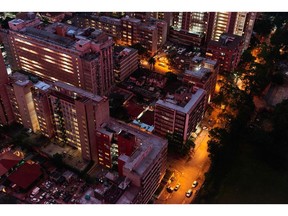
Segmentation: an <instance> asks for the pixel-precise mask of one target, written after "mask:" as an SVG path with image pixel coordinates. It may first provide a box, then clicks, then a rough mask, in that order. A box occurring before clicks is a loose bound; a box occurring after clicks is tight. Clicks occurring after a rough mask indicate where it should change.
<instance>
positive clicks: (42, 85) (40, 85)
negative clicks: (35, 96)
mask: <svg viewBox="0 0 288 216" xmlns="http://www.w3.org/2000/svg"><path fill="white" fill-rule="evenodd" d="M34 86H35V87H36V88H38V89H41V90H43V91H46V90H48V89H49V88H50V87H51V85H49V84H47V83H45V82H42V81H39V82H37V83H36V84H35V85H34Z"/></svg>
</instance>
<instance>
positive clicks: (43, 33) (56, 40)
mask: <svg viewBox="0 0 288 216" xmlns="http://www.w3.org/2000/svg"><path fill="white" fill-rule="evenodd" d="M23 33H24V34H26V35H29V36H33V37H36V38H38V39H41V40H44V41H47V42H49V43H53V44H56V45H59V46H63V47H66V48H70V47H72V45H74V43H75V40H73V39H70V38H67V37H63V36H60V35H57V34H54V33H52V32H49V31H47V30H42V29H37V28H34V27H27V28H26V31H24V32H23Z"/></svg>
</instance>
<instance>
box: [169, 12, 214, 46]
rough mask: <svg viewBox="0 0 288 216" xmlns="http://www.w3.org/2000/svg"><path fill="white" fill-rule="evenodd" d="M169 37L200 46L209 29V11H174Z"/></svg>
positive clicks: (176, 40) (172, 39)
mask: <svg viewBox="0 0 288 216" xmlns="http://www.w3.org/2000/svg"><path fill="white" fill-rule="evenodd" d="M172 17H173V20H172V25H171V27H172V29H170V31H169V39H170V40H171V41H175V42H179V43H181V44H185V45H193V46H197V47H200V46H202V44H203V42H204V36H205V34H206V31H207V20H208V13H207V12H173V13H172Z"/></svg>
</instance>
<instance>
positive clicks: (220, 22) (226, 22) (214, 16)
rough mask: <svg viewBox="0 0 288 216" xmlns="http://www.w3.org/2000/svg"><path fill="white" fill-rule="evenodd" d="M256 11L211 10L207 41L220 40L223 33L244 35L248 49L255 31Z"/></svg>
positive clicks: (245, 46)
mask: <svg viewBox="0 0 288 216" xmlns="http://www.w3.org/2000/svg"><path fill="white" fill-rule="evenodd" d="M256 14H257V13H256V12H209V18H208V28H207V35H206V42H209V41H210V40H214V41H218V40H219V38H220V35H221V34H223V33H230V34H235V35H238V36H243V37H244V41H245V42H244V47H243V48H244V49H247V47H248V45H249V43H250V38H251V35H252V32H253V26H254V22H255V19H256Z"/></svg>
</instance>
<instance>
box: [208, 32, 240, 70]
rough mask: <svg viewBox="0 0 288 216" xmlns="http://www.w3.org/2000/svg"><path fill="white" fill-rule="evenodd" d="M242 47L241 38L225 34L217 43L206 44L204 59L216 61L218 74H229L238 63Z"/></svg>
mask: <svg viewBox="0 0 288 216" xmlns="http://www.w3.org/2000/svg"><path fill="white" fill-rule="evenodd" d="M243 46H244V40H243V37H240V36H238V35H233V34H228V33H225V34H222V35H221V36H220V39H219V41H210V42H209V43H208V45H207V51H206V57H207V58H210V59H213V60H217V62H218V64H219V71H220V72H223V71H226V72H231V71H233V70H234V69H235V68H236V67H237V65H238V64H239V62H240V58H241V55H242V50H243Z"/></svg>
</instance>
